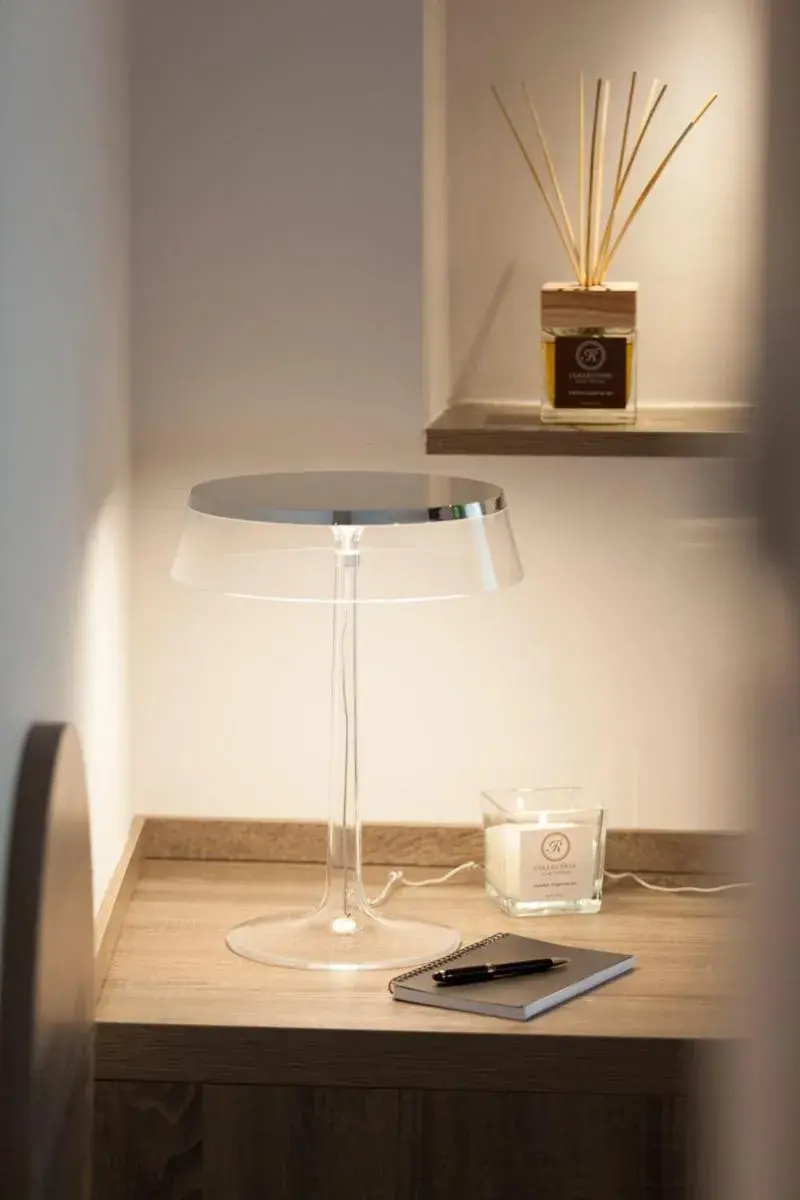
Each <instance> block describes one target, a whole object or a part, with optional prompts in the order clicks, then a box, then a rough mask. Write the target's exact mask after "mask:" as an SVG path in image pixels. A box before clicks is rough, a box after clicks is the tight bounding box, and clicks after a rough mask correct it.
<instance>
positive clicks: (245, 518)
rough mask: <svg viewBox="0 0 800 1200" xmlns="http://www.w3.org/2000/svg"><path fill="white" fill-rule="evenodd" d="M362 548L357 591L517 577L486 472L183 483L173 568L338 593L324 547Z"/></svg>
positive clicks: (252, 592) (257, 593)
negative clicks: (186, 486)
mask: <svg viewBox="0 0 800 1200" xmlns="http://www.w3.org/2000/svg"><path fill="white" fill-rule="evenodd" d="M346 530H352V531H354V533H353V535H352V538H351V542H352V544H351V546H350V552H351V553H354V552H356V551H357V553H358V556H359V568H360V570H359V583H358V593H357V595H356V597H355V602H357V603H380V602H393V603H396V602H399V601H404V600H440V599H456V598H458V597H463V596H470V595H474V594H476V593H479V592H485V591H494V590H496V589H498V588H501V587H507V586H509V585H510V584H512V583H516V582H517V581H518V580H519V579H521V578H522V568H521V566H520V562H519V557H518V555H517V550H516V546H515V544H514V539H513V536H512V533H511V527H510V524H509V521H508V513H507V508H506V500H505V496H504V494H503V491H502V489H501V488H499V487H497V486H496V485H495V484H491V483H484V482H482V481H480V480H474V479H460V478H451V477H449V476H442V475H423V474H406V473H402V472H393V471H386V472H374V471H352V472H351V471H322V472H316V471H309V472H299V473H296V474H275V475H242V476H235V477H233V478H229V479H213V480H210V481H208V482H206V483H200V484H198V485H197V486H196V487H194V488H193V489H192V492H191V495H190V497H189V501H188V506H187V513H186V521H185V526H184V531H183V536H182V538H181V543H180V547H179V549H178V553H177V556H176V559H175V564H174V567H173V572H172V573H173V577H174V578H175V579H177V580H179V581H181V582H183V583H187V584H190V585H192V586H195V587H199V588H203V589H205V590H209V591H215V592H224V593H227V594H229V595H238V596H251V597H259V598H262V599H271V600H288V601H316V602H322V603H332V602H333V603H335V602H337V597H336V595H335V594H334V591H333V574H332V558H331V555H332V552H334V551H336V550H339V551H340V552H341V551H342V549H343V546H344V541H345V540H346V539H345V531H346Z"/></svg>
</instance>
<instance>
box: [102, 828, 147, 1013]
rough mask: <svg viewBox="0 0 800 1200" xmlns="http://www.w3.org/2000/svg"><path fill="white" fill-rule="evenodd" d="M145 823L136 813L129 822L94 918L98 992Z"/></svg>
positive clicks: (136, 867)
mask: <svg viewBox="0 0 800 1200" xmlns="http://www.w3.org/2000/svg"><path fill="white" fill-rule="evenodd" d="M144 827H145V819H144V817H136V818H134V820H133V821H132V822H131V828H130V832H129V834H128V838H127V840H126V842H125V846H124V849H123V851H122V854H121V856H120V860H119V862H118V863H117V867H116V870H115V871H114V874H113V875H112V877H111V879H110V880H109V884H108V887H107V888H106V892H105V895H104V896H103V900H102V903H101V905H100V908H99V909H98V911H97V914H96V916H95V919H94V963H95V981H96V994H97V995H98V996H99V995H100V992H101V991H102V988H103V982H104V980H105V977H106V971H107V970H108V966H109V963H110V962H111V956H112V955H113V953H114V947H115V946H116V944H117V938H118V937H119V933H120V930H121V929H122V923H123V921H124V920H125V913H126V912H127V910H128V905H129V904H130V901H131V896H132V895H133V893H134V889H135V888H136V884H137V882H138V880H139V872H140V869H141V858H142V842H143V839H142V835H143V833H144Z"/></svg>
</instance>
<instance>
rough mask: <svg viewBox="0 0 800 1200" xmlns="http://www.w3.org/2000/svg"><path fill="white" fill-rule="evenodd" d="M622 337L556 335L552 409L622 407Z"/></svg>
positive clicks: (624, 370)
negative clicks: (554, 384) (554, 383)
mask: <svg viewBox="0 0 800 1200" xmlns="http://www.w3.org/2000/svg"><path fill="white" fill-rule="evenodd" d="M627 352H628V343H627V339H626V338H624V337H557V338H556V380H555V382H556V387H555V397H554V407H555V408H625V406H626V404H627V401H628V378H627V376H628V353H627Z"/></svg>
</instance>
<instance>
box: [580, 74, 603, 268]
mask: <svg viewBox="0 0 800 1200" xmlns="http://www.w3.org/2000/svg"><path fill="white" fill-rule="evenodd" d="M602 92H603V81H602V79H598V81H597V87H596V89H595V94H594V117H593V119H592V142H591V149H590V151H589V191H588V195H587V200H586V230H585V233H584V245H585V247H586V261H585V268H586V271H585V275H584V278H585V281H586V282H585V284H584V286H587V285H588V282H589V279H588V276H589V273H590V272H591V269H592V225H593V214H594V193H595V185H596V177H597V130H598V126H599V124H600V100H601V96H602Z"/></svg>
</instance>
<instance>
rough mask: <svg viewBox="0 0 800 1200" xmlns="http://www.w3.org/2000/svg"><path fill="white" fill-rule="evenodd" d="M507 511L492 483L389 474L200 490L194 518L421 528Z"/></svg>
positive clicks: (248, 478) (263, 478)
mask: <svg viewBox="0 0 800 1200" xmlns="http://www.w3.org/2000/svg"><path fill="white" fill-rule="evenodd" d="M505 507H506V501H505V496H504V495H503V492H502V491H501V489H500V488H499V487H496V486H495V485H494V484H492V483H481V482H480V481H479V480H476V479H458V478H452V477H450V476H446V475H412V474H402V473H400V472H387V471H382V472H379V471H306V472H300V473H297V474H286V475H234V476H233V477H232V478H230V479H212V480H210V481H209V482H208V483H199V484H198V485H197V486H196V487H194V488H192V491H191V495H190V496H189V508H190V509H192V510H193V511H194V512H198V513H205V514H206V515H207V516H211V517H223V518H224V519H226V520H235V521H261V522H266V523H270V524H273V523H274V524H280V525H283V524H289V525H418V524H421V523H423V522H425V521H459V520H472V519H474V518H476V517H485V516H489V515H491V514H492V513H496V512H500V511H501V510H502V509H504V508H505Z"/></svg>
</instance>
